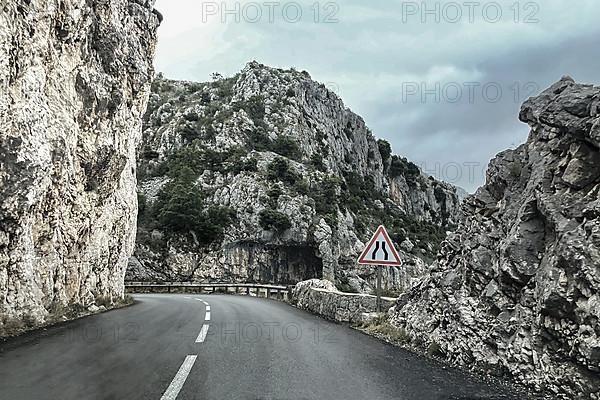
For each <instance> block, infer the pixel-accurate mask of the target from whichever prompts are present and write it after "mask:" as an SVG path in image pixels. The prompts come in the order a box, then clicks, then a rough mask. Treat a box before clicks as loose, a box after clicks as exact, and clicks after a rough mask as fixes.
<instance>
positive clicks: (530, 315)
mask: <svg viewBox="0 0 600 400" xmlns="http://www.w3.org/2000/svg"><path fill="white" fill-rule="evenodd" d="M520 118H521V120H522V121H523V122H526V123H528V124H529V125H530V126H531V133H530V136H529V139H528V140H527V143H525V144H524V145H522V146H521V147H519V148H517V149H515V150H510V151H506V152H504V153H501V154H499V155H498V157H497V158H496V159H495V160H493V161H492V163H491V164H490V167H489V171H488V176H487V183H486V185H485V186H483V187H482V188H480V189H479V190H478V191H477V193H476V194H475V195H474V196H473V197H470V198H468V199H467V200H466V203H465V206H464V213H465V220H464V221H463V222H462V223H461V224H460V226H459V228H458V229H457V230H456V233H454V234H452V235H451V236H450V237H449V239H448V241H447V242H446V243H445V245H444V247H443V250H442V252H441V254H440V260H439V262H438V263H437V265H436V266H435V273H433V274H432V276H431V277H428V278H427V279H424V280H423V281H422V282H421V283H420V284H419V285H417V286H416V287H414V288H413V289H412V290H411V291H409V292H408V293H407V294H405V295H403V296H402V297H401V298H400V299H399V301H398V304H397V305H396V307H395V309H392V311H391V313H390V315H391V317H392V321H393V323H394V324H396V325H397V326H399V327H402V328H404V329H405V330H406V333H407V334H408V335H409V336H410V337H412V339H413V343H415V344H417V345H420V346H424V347H427V348H429V349H434V351H435V353H437V354H439V355H441V356H442V357H445V358H447V359H448V360H450V361H452V362H454V363H457V364H459V365H464V366H471V367H473V368H476V369H478V370H480V371H481V370H483V371H488V372H490V373H493V374H499V375H510V376H512V377H514V378H515V379H517V380H519V381H521V382H524V383H526V384H528V385H530V386H532V387H535V388H537V389H539V390H544V391H548V392H550V393H556V395H555V396H553V398H562V399H575V398H577V399H600V324H599V323H598V321H599V319H600V297H599V295H598V290H599V289H600V150H599V149H600V88H599V87H593V86H591V85H580V84H575V83H574V82H573V80H572V79H570V78H563V79H562V80H561V81H560V82H558V83H556V84H555V85H553V86H552V87H551V88H549V89H548V90H546V91H545V92H543V93H542V94H541V95H540V96H538V97H536V98H533V99H530V100H529V101H527V102H526V103H525V104H524V106H523V108H522V111H521V115H520Z"/></svg>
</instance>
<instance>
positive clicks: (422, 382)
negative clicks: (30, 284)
mask: <svg viewBox="0 0 600 400" xmlns="http://www.w3.org/2000/svg"><path fill="white" fill-rule="evenodd" d="M135 299H136V304H134V305H133V306H130V307H126V308H123V309H120V310H114V311H110V312H107V313H103V314H98V315H94V316H91V317H87V318H83V319H80V320H77V321H73V322H70V323H66V324H64V325H62V326H59V327H53V328H49V329H48V330H46V331H40V332H36V333H32V334H28V335H26V336H24V337H22V338H18V339H11V340H10V341H8V342H6V343H4V344H3V345H2V348H1V349H0V399H11V400H13V399H14V400H16V399H32V400H34V399H35V400H41V399H60V400H68V399H157V400H159V399H164V400H169V399H175V398H177V399H202V400H205V399H207V400H208V399H215V400H223V399H327V400H330V399H340V400H348V399H361V400H363V399H373V400H379V399H394V400H428V399H432V400H433V399H434V400H475V399H519V400H521V399H523V396H521V395H514V394H509V393H508V392H507V390H506V389H505V388H500V387H496V386H494V385H489V384H484V383H481V382H480V381H479V380H477V379H475V378H472V377H469V376H468V375H465V374H463V373H462V372H459V371H456V370H452V369H446V368H444V367H443V366H442V365H440V364H438V363H435V362H432V361H428V360H425V359H423V358H421V357H420V356H417V355H414V354H412V353H410V352H407V351H405V350H403V349H400V348H397V347H394V346H391V345H388V344H386V343H384V342H381V341H379V340H377V339H375V338H372V337H369V336H367V335H364V334H363V333H361V332H358V331H355V330H353V329H351V328H349V327H347V326H345V325H340V324H334V323H330V322H327V321H324V320H323V319H320V318H319V317H316V316H314V315H311V314H308V313H306V312H304V311H301V310H297V309H295V308H293V307H290V306H288V305H286V304H284V303H281V302H277V301H275V300H266V299H258V298H252V297H243V296H228V295H189V296H186V295H137V296H135ZM207 304H208V306H207ZM207 308H208V310H207Z"/></svg>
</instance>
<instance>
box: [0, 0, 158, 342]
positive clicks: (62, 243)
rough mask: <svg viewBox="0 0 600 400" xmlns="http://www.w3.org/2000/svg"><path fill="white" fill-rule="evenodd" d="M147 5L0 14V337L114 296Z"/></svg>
mask: <svg viewBox="0 0 600 400" xmlns="http://www.w3.org/2000/svg"><path fill="white" fill-rule="evenodd" d="M152 4H153V2H151V1H150V0H136V1H133V0H131V1H127V0H113V1H110V2H82V1H73V0H62V1H58V2H51V4H49V3H48V2H45V1H38V0H31V1H29V0H28V1H21V0H17V1H9V2H3V4H2V6H1V7H2V8H1V9H0V126H2V129H1V130H0V315H1V316H2V319H1V320H0V334H2V332H3V331H4V330H7V331H8V328H7V327H8V326H9V325H10V326H15V324H16V323H15V321H23V320H26V321H28V324H29V325H31V326H35V325H37V324H40V323H44V322H45V321H47V320H50V319H52V318H54V317H58V316H60V315H57V314H60V313H63V312H65V310H66V309H69V308H72V307H75V308H85V307H89V306H92V305H93V304H94V303H95V301H96V299H100V300H101V301H102V303H104V304H108V303H111V302H113V301H116V300H118V299H121V298H122V297H123V278H124V274H125V267H126V264H127V259H128V257H129V256H130V254H131V252H132V251H133V245H134V240H135V230H136V229H135V226H136V214H137V202H136V181H135V168H136V165H135V156H136V153H135V149H136V145H137V144H138V141H139V139H140V136H141V117H142V115H143V113H144V111H145V109H146V105H147V101H148V93H149V90H150V81H151V78H152V76H153V71H152V57H153V53H154V45H155V41H156V28H157V26H158V18H157V16H156V14H155V13H153V9H152ZM92 309H95V307H94V306H92ZM16 325H18V324H16Z"/></svg>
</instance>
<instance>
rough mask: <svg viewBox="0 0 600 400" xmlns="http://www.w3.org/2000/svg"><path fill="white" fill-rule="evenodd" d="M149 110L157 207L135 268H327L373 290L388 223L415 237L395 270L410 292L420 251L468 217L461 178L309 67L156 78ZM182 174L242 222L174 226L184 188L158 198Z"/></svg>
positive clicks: (268, 276)
mask: <svg viewBox="0 0 600 400" xmlns="http://www.w3.org/2000/svg"><path fill="white" fill-rule="evenodd" d="M145 121H146V122H145V129H144V135H143V146H141V154H140V161H139V173H140V176H139V178H140V189H141V194H142V197H143V198H144V199H145V201H146V202H147V204H148V207H147V210H148V213H146V214H143V215H142V216H141V217H142V219H141V221H142V222H141V224H140V234H139V235H138V244H137V247H136V252H135V258H136V259H135V260H132V263H131V268H130V272H129V273H128V276H127V278H128V279H131V280H145V279H152V280H197V281H205V280H212V281H220V280H224V281H227V280H235V281H266V282H276V283H286V284H295V283H297V282H299V281H302V280H305V279H310V278H321V277H324V278H326V279H329V280H331V281H335V282H336V284H338V286H343V287H346V288H348V289H352V290H357V291H369V290H371V289H372V286H373V284H374V283H375V269H373V268H371V269H369V268H360V267H358V266H357V265H356V258H357V256H358V254H359V252H360V251H361V250H362V246H363V245H364V242H365V241H366V240H367V239H368V238H369V236H370V233H372V232H373V231H374V229H375V228H376V227H377V225H378V224H379V223H385V224H386V225H387V227H388V228H390V230H391V231H392V232H391V234H392V235H393V237H395V238H396V240H397V241H398V242H401V241H402V240H404V239H405V238H410V241H412V243H414V246H413V247H411V248H410V249H409V251H407V252H406V253H403V258H404V260H405V262H406V263H405V267H404V268H396V269H394V268H390V269H388V270H386V274H385V277H384V278H385V282H386V285H387V286H390V287H393V288H394V289H395V290H402V289H403V288H405V287H406V286H407V285H409V284H410V283H411V282H412V281H414V278H416V277H418V276H421V275H422V274H423V273H425V271H426V269H427V264H426V262H424V261H423V259H426V258H427V257H429V258H431V257H433V256H434V255H435V251H434V250H433V249H434V247H435V246H436V245H439V243H440V242H441V238H443V236H444V235H445V230H446V229H448V228H449V227H450V226H452V225H453V224H454V223H455V222H456V221H457V219H458V212H459V206H458V204H459V201H458V197H457V196H456V192H455V188H454V187H452V186H451V185H448V184H445V183H443V182H439V181H436V180H434V179H433V178H430V177H427V176H425V175H423V174H421V172H420V171H419V169H418V168H417V167H416V166H415V165H414V164H412V163H410V162H408V161H407V160H406V159H402V158H400V157H398V156H394V155H392V154H391V148H389V145H387V147H386V143H383V142H378V141H377V140H376V139H375V138H374V137H373V135H372V133H371V132H370V131H369V129H368V128H367V126H366V125H365V123H364V121H363V120H362V118H360V117H359V116H358V115H356V114H354V113H353V112H351V111H350V110H348V109H347V108H346V107H345V106H344V103H343V102H342V100H341V99H340V98H338V97H337V96H336V95H335V94H334V93H332V92H331V91H329V90H328V89H327V88H326V87H325V86H324V85H323V84H320V83H318V82H315V81H313V80H312V79H311V78H310V76H309V75H308V73H306V72H298V71H295V70H293V69H292V70H282V69H275V68H270V67H267V66H264V65H261V64H258V63H256V62H251V63H249V64H248V65H247V66H246V67H245V68H244V69H243V70H242V71H241V72H240V73H239V74H237V75H235V76H234V77H231V78H227V79H217V80H215V81H213V82H209V83H192V82H179V81H171V80H167V79H164V78H163V77H162V76H159V77H157V79H156V80H155V81H154V83H153V94H152V95H151V101H150V106H149V111H148V113H147V114H146V119H145ZM179 160H185V162H184V163H183V162H180V161H179ZM188 167H189V168H188ZM173 171H176V173H173ZM183 175H189V176H190V179H191V180H192V181H193V182H194V184H193V187H189V180H188V183H186V182H183V180H182V178H181V177H182V176H183ZM180 183H181V185H182V186H181V187H182V188H184V189H185V190H187V191H188V192H191V191H193V190H196V189H197V190H199V191H200V195H201V197H202V198H203V200H202V201H203V207H204V208H205V209H209V208H210V207H215V206H218V207H225V208H228V209H230V210H232V211H234V213H235V215H236V217H235V220H234V222H233V223H232V224H229V225H228V226H227V227H226V228H225V229H224V231H223V234H222V235H220V236H215V238H214V241H212V242H211V243H203V239H202V238H199V235H198V232H193V233H185V232H184V233H183V234H182V233H181V232H179V233H176V234H172V233H169V232H168V231H167V230H166V229H165V224H170V220H169V219H165V218H164V217H165V216H166V215H167V214H166V213H165V212H164V210H165V208H168V207H170V206H171V205H172V204H171V203H172V200H173V199H174V196H170V197H169V198H168V199H165V196H164V193H163V197H162V198H161V195H160V194H161V190H163V189H165V188H169V190H171V193H173V192H174V191H175V189H176V186H177V185H179V184H180ZM169 185H171V186H169ZM186 185H187V186H186ZM182 193H183V192H182ZM180 197H181V196H179V198H180ZM177 201H179V200H177ZM161 202H162V203H161ZM157 204H158V205H159V206H161V207H162V211H163V212H162V213H161V210H158V211H157ZM180 211H181V212H182V213H186V210H185V209H182V210H180ZM265 212H268V213H270V214H268V215H270V216H276V217H277V218H279V219H280V220H283V222H284V223H283V224H281V226H280V228H281V229H274V228H273V227H270V226H268V225H267V224H265V218H264V216H265ZM153 213H154V215H152V214H153ZM161 215H162V217H163V218H162V219H161ZM169 215H172V214H169ZM286 219H287V222H286V221H285V220H286ZM280 222H281V221H280ZM215 224H217V225H218V221H213V222H212V225H215ZM153 230H162V231H165V232H164V233H165V235H164V238H163V239H162V240H153V239H152V231H153ZM430 236H431V237H430ZM436 240H437V241H438V242H437V243H433V242H435V241H436ZM204 242H206V240H204ZM430 242H432V243H430ZM140 265H141V266H143V267H144V268H145V269H146V270H145V271H143V270H142V269H140Z"/></svg>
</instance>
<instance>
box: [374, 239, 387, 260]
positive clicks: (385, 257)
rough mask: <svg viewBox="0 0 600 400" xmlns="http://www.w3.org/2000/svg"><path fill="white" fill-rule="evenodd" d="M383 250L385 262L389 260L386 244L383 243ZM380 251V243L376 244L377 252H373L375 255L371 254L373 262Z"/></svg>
mask: <svg viewBox="0 0 600 400" xmlns="http://www.w3.org/2000/svg"><path fill="white" fill-rule="evenodd" d="M381 250H383V259H384V260H385V261H387V260H388V252H387V250H386V249H385V242H381ZM378 251H379V242H375V250H373V254H371V259H372V260H376V259H377V252H378Z"/></svg>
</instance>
